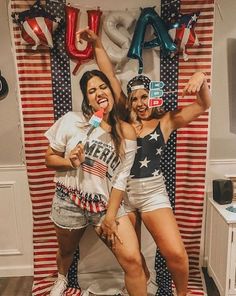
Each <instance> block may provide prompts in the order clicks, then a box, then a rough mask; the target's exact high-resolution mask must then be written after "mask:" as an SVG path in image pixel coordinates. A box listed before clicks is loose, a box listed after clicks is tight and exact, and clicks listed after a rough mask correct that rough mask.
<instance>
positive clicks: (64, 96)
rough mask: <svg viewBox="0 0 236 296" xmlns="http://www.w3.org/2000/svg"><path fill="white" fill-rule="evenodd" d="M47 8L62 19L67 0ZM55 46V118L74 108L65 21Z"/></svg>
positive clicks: (73, 278)
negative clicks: (66, 49) (66, 46)
mask: <svg viewBox="0 0 236 296" xmlns="http://www.w3.org/2000/svg"><path fill="white" fill-rule="evenodd" d="M46 10H47V11H48V12H50V13H53V14H54V15H56V16H57V17H58V18H60V19H65V1H64V0H58V1H57V2H53V1H49V0H47V1H46ZM53 44H54V46H53V48H52V49H51V70H52V74H51V75H52V93H53V106H54V118H55V120H57V119H58V118H60V117H61V116H62V115H64V114H65V113H67V112H68V111H71V110H72V95H71V77H70V60H69V57H68V56H67V54H66V52H65V22H64V25H62V26H60V28H59V30H58V31H56V32H55V34H54V40H53ZM78 260H79V248H78V249H77V251H76V252H75V254H74V258H73V262H72V264H71V266H70V269H69V272H68V287H70V288H75V289H79V284H78V277H77V265H78Z"/></svg>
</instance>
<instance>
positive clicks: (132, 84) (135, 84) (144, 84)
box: [127, 75, 151, 95]
mask: <svg viewBox="0 0 236 296" xmlns="http://www.w3.org/2000/svg"><path fill="white" fill-rule="evenodd" d="M150 82H151V80H150V79H149V78H148V77H147V76H144V75H138V76H135V77H134V78H132V79H131V80H130V81H129V82H128V84H127V94H128V95H129V94H130V93H131V92H132V91H133V90H136V89H147V90H149V89H150V86H149V84H150Z"/></svg>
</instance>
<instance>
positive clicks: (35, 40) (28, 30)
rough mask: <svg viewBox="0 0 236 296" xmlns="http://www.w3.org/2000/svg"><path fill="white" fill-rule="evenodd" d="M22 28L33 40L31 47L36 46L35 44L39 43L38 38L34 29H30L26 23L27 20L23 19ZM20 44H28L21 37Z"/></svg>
mask: <svg viewBox="0 0 236 296" xmlns="http://www.w3.org/2000/svg"><path fill="white" fill-rule="evenodd" d="M23 28H24V30H25V32H26V33H27V34H28V35H29V36H30V37H31V38H32V39H33V40H34V42H35V45H34V46H33V47H32V48H35V49H36V48H37V46H38V45H39V44H40V40H39V38H38V37H37V35H36V34H35V33H34V31H33V30H32V29H31V27H30V25H29V24H28V22H27V21H25V22H24V23H23ZM21 40H22V41H21V42H22V44H29V43H28V42H27V41H26V40H24V39H23V38H22V39H21Z"/></svg>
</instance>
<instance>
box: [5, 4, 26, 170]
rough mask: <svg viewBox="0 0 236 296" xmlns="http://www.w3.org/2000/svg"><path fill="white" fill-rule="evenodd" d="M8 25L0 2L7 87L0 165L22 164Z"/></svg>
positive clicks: (19, 126)
mask: <svg viewBox="0 0 236 296" xmlns="http://www.w3.org/2000/svg"><path fill="white" fill-rule="evenodd" d="M8 24H9V20H8V14H7V3H6V0H0V36H1V37H0V38H1V40H0V70H1V73H2V75H3V77H4V78H5V79H6V80H7V82H8V86H9V94H8V96H7V97H6V98H5V99H3V100H2V101H0V127H1V128H0V139H1V145H0V165H9V164H11V165H15V164H22V163H23V149H22V139H21V125H20V111H19V105H18V98H17V84H16V71H15V64H14V59H13V55H12V49H11V37H10V31H9V25H8Z"/></svg>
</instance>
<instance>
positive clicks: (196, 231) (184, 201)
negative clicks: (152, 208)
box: [175, 0, 214, 295]
mask: <svg viewBox="0 0 236 296" xmlns="http://www.w3.org/2000/svg"><path fill="white" fill-rule="evenodd" d="M180 11H181V13H184V14H185V13H191V12H194V11H200V16H199V18H198V21H197V23H196V27H195V32H196V34H197V36H198V39H199V42H200V46H199V47H191V48H188V54H189V60H188V61H184V60H183V57H182V56H180V57H179V77H178V85H179V87H178V106H179V107H182V106H184V105H186V104H189V103H191V102H193V101H194V99H195V98H194V96H186V97H184V98H182V97H181V91H182V89H183V87H184V84H185V83H186V82H187V81H188V79H189V78H190V77H191V75H192V73H193V72H195V71H197V70H201V71H203V72H205V73H206V74H207V80H208V83H209V85H210V84H211V71H212V68H211V67H212V46H213V21H214V0H205V1H202V0H194V1H192V0H181V5H180ZM207 138H208V112H205V114H203V115H202V116H200V117H199V118H198V119H197V120H195V121H194V122H192V123H191V124H189V125H188V126H187V127H185V128H181V129H180V130H178V132H177V139H176V142H177V143H176V192H175V215H176V218H177V221H178V225H179V228H180V232H181V235H182V238H183V240H184V243H185V246H186V249H187V252H188V256H189V264H190V278H189V289H190V290H192V291H193V292H194V295H204V293H203V287H202V279H201V273H200V269H199V258H200V255H201V253H200V252H201V250H200V247H201V234H202V221H203V220H204V217H203V207H204V198H205V182H206V180H205V177H206V175H205V173H206V160H207Z"/></svg>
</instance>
